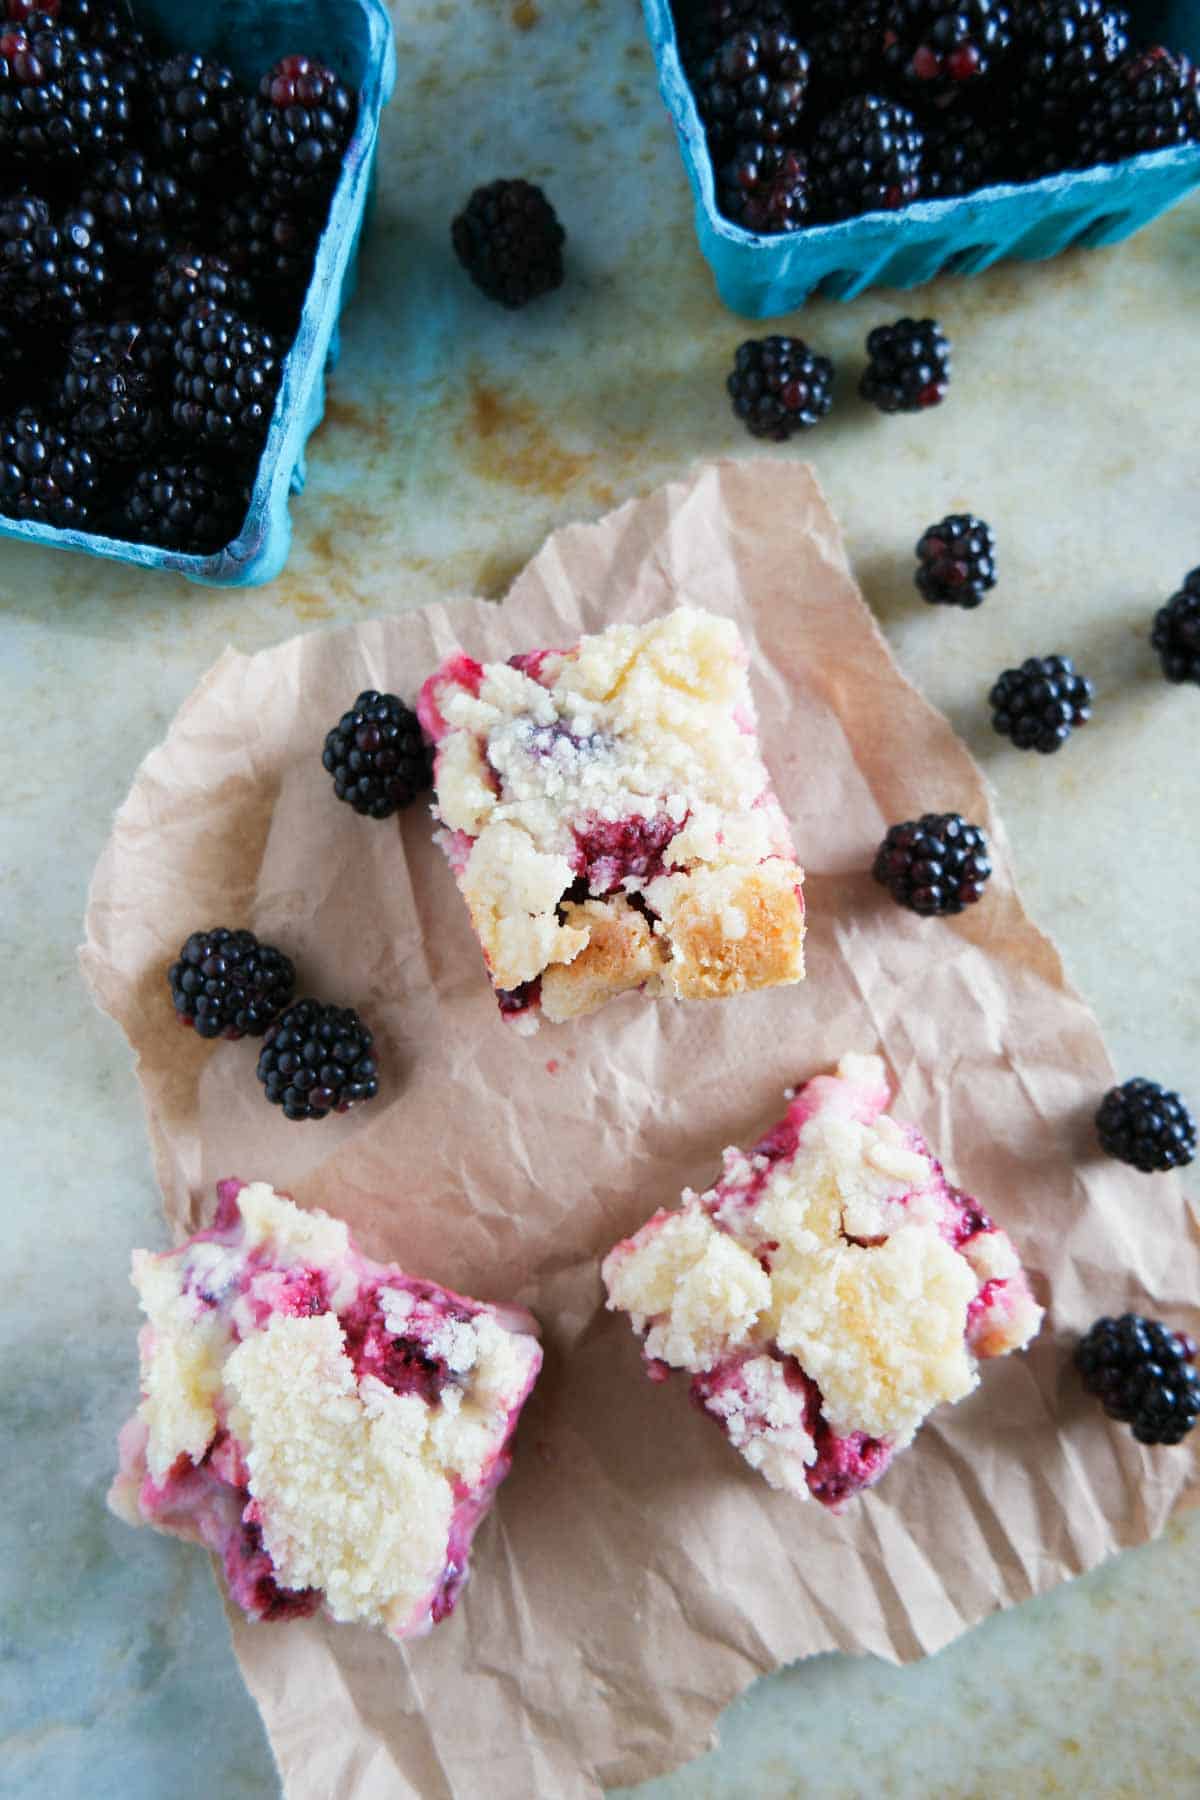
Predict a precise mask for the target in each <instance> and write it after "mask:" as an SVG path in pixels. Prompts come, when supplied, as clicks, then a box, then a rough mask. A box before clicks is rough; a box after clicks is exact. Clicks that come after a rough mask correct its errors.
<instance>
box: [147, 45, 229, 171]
mask: <svg viewBox="0 0 1200 1800" xmlns="http://www.w3.org/2000/svg"><path fill="white" fill-rule="evenodd" d="M152 95H153V104H154V135H155V138H156V140H157V144H158V149H159V154H160V155H161V157H162V160H163V161H164V163H166V164H168V165H169V167H171V168H173V169H175V170H177V171H178V173H179V174H180V175H182V176H184V177H185V178H186V179H187V180H188V181H190V182H192V183H193V184H194V185H197V186H204V185H206V184H208V183H209V182H211V181H212V180H213V178H214V176H218V175H220V174H221V172H222V171H223V170H224V169H227V168H228V167H229V165H230V163H231V162H232V161H233V159H234V158H235V157H236V156H237V155H238V153H239V151H240V149H241V137H242V121H243V116H244V108H245V97H244V95H243V94H242V91H241V89H240V88H239V87H238V84H237V82H236V81H235V80H234V78H233V75H232V74H231V73H230V71H229V70H228V69H227V68H225V67H224V65H223V64H221V63H219V62H217V61H216V60H215V59H214V58H213V57H211V56H196V55H188V54H187V53H185V54H184V55H182V56H172V57H169V58H168V59H167V61H166V62H164V63H161V64H160V65H159V67H158V68H157V69H156V70H155V72H154V77H153V84H152Z"/></svg>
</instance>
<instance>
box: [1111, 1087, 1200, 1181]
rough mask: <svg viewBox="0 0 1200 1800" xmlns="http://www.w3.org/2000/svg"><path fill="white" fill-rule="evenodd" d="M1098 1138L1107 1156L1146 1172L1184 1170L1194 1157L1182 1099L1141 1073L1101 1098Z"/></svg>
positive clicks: (1193, 1139)
mask: <svg viewBox="0 0 1200 1800" xmlns="http://www.w3.org/2000/svg"><path fill="white" fill-rule="evenodd" d="M1096 1135H1097V1137H1098V1138H1099V1139H1100V1147H1101V1149H1103V1150H1106V1151H1107V1152H1108V1154H1109V1156H1115V1157H1116V1158H1117V1159H1118V1160H1119V1161H1120V1162H1124V1163H1132V1165H1133V1167H1134V1168H1135V1169H1141V1170H1143V1171H1144V1172H1145V1173H1146V1174H1150V1173H1152V1171H1153V1170H1155V1169H1182V1168H1183V1167H1184V1166H1185V1165H1186V1164H1187V1163H1190V1162H1191V1160H1192V1158H1193V1157H1194V1156H1195V1154H1196V1125H1195V1121H1194V1120H1193V1118H1192V1115H1191V1113H1190V1112H1189V1111H1188V1109H1187V1106H1186V1105H1185V1103H1184V1101H1183V1100H1182V1099H1181V1098H1180V1096H1179V1095H1178V1094H1176V1093H1173V1092H1172V1091H1171V1089H1170V1088H1164V1087H1160V1086H1159V1084H1158V1082H1157V1081H1147V1080H1145V1078H1144V1077H1143V1076H1141V1075H1137V1076H1135V1077H1134V1078H1133V1080H1132V1081H1126V1082H1124V1083H1123V1084H1122V1085H1121V1086H1120V1087H1115V1088H1110V1089H1109V1091H1108V1093H1107V1094H1105V1096H1104V1098H1103V1100H1102V1101H1101V1102H1100V1109H1099V1111H1098V1112H1097V1114H1096Z"/></svg>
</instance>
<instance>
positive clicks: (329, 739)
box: [321, 688, 431, 819]
mask: <svg viewBox="0 0 1200 1800" xmlns="http://www.w3.org/2000/svg"><path fill="white" fill-rule="evenodd" d="M321 761H322V762H323V763H324V765H325V767H326V768H327V769H328V771H329V773H330V774H331V775H332V776H333V791H334V793H335V794H336V795H337V797H338V799H339V800H345V801H347V802H348V803H349V805H351V806H352V807H353V808H354V810H355V812H356V813H362V814H363V815H364V817H369V818H372V819H387V818H390V817H391V815H392V814H393V813H394V812H398V811H399V809H400V808H401V807H402V806H408V805H409V804H410V803H411V802H412V801H413V800H415V799H416V797H417V795H418V794H420V793H422V792H423V791H424V790H425V789H426V788H427V787H428V786H429V783H430V780H431V771H430V766H429V752H428V751H427V749H426V747H425V740H424V739H423V738H422V736H421V727H420V726H419V725H418V723H417V715H416V714H415V713H414V712H412V711H411V709H410V708H409V707H407V706H405V704H404V702H403V700H398V699H397V698H396V696H395V694H379V693H376V691H375V689H374V688H368V689H367V690H366V691H365V692H364V693H361V694H360V695H359V696H358V699H357V700H356V701H355V702H354V705H353V706H352V707H351V709H350V711H349V712H346V713H343V714H342V716H341V718H340V719H339V720H338V722H337V724H336V725H335V726H334V728H333V730H332V731H331V732H329V733H328V735H327V736H326V739H325V750H324V754H323V755H322V757H321Z"/></svg>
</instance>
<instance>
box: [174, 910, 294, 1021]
mask: <svg viewBox="0 0 1200 1800" xmlns="http://www.w3.org/2000/svg"><path fill="white" fill-rule="evenodd" d="M167 980H168V982H169V983H170V987H171V1000H172V1003H173V1004H174V1007H175V1012H176V1014H177V1016H178V1018H179V1022H180V1024H181V1025H190V1026H191V1027H192V1028H193V1029H194V1031H195V1032H196V1035H197V1036H198V1037H202V1038H215V1037H226V1038H241V1037H262V1035H263V1033H264V1032H265V1031H266V1029H267V1027H268V1025H270V1023H271V1021H272V1020H273V1019H276V1018H278V1016H279V1014H280V1013H281V1012H282V1011H283V1009H284V1007H285V1006H287V1005H288V1003H289V1001H290V1000H291V998H292V992H293V990H294V988H295V985H296V971H295V969H294V967H293V966H292V961H291V958H290V957H287V956H285V955H284V954H283V951H282V950H276V949H275V948H274V946H273V945H271V944H260V943H259V941H258V939H257V938H256V937H255V935H254V933H253V932H252V931H230V930H229V929H228V928H227V927H226V926H224V925H218V926H217V928H216V929H215V930H214V931H193V933H192V935H191V937H190V938H188V940H187V942H186V943H185V944H184V946H183V948H182V949H181V950H180V952H179V956H178V958H177V959H176V961H175V962H173V963H172V964H171V967H170V969H169V971H168V973H167Z"/></svg>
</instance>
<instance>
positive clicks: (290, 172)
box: [242, 56, 356, 201]
mask: <svg viewBox="0 0 1200 1800" xmlns="http://www.w3.org/2000/svg"><path fill="white" fill-rule="evenodd" d="M355 110H356V109H355V104H354V97H353V95H352V94H351V93H350V90H349V89H348V88H346V87H344V86H343V85H342V83H341V82H340V81H339V80H338V78H337V76H336V75H335V74H334V72H333V70H332V69H327V68H326V67H325V66H324V64H323V63H319V62H316V61H315V60H314V59H313V58H312V57H311V56H285V57H284V58H283V60H282V62H278V63H276V65H275V67H274V68H273V69H271V70H269V71H268V73H267V74H266V75H264V76H263V78H262V80H261V82H260V83H259V87H258V93H257V94H255V95H253V96H251V97H250V98H249V99H248V100H247V101H246V106H245V114H244V118H243V124H242V142H243V145H244V146H245V152H246V157H247V159H248V161H249V164H250V172H251V175H252V176H253V178H254V180H255V181H256V182H257V183H258V184H260V185H261V186H262V187H263V189H264V190H265V191H267V192H268V193H271V194H273V195H275V196H276V198H278V199H279V200H281V201H287V200H291V199H293V198H294V197H295V196H296V195H298V194H303V195H309V196H314V197H315V196H317V195H323V194H327V193H330V192H331V191H332V189H333V188H334V187H335V186H336V185H337V179H338V176H339V175H340V174H341V171H342V158H343V156H344V155H345V152H346V146H347V144H348V143H349V142H350V135H351V133H352V132H353V130H354V115H355Z"/></svg>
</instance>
